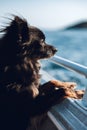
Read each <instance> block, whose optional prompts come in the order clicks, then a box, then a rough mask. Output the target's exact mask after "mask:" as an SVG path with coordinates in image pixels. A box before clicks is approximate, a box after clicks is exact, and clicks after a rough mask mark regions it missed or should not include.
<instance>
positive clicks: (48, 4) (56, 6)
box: [0, 0, 87, 87]
mask: <svg viewBox="0 0 87 130" xmlns="http://www.w3.org/2000/svg"><path fill="white" fill-rule="evenodd" d="M10 14H16V15H19V16H21V17H24V18H25V19H27V21H28V23H29V24H30V25H34V26H36V27H38V28H40V29H42V31H44V33H45V35H46V41H47V42H48V43H49V44H52V45H54V46H55V47H56V48H58V52H57V55H59V56H61V57H64V58H67V59H69V60H72V61H75V62H77V63H80V64H83V65H85V66H87V0H43V1H42V0H36V1H35V0H14V1H13V0H7V1H6V0H0V25H4V24H5V22H7V21H8V20H7V19H5V18H3V17H11V16H10ZM0 27H1V26H0ZM42 66H43V69H45V70H47V71H48V72H49V73H50V74H51V75H52V76H54V77H55V78H57V79H60V80H63V81H75V82H77V84H78V86H79V87H84V86H86V79H85V78H84V77H82V76H80V75H79V74H77V73H74V72H70V71H68V70H66V69H63V68H62V67H60V66H56V65H54V64H52V63H50V62H48V61H44V62H43V61H42Z"/></svg>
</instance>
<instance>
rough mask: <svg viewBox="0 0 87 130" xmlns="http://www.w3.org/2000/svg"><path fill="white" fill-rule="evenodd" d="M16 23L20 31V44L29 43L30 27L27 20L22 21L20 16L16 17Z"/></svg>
mask: <svg viewBox="0 0 87 130" xmlns="http://www.w3.org/2000/svg"><path fill="white" fill-rule="evenodd" d="M14 22H15V24H16V25H17V29H18V31H17V33H18V42H21V43H24V42H27V41H28V40H29V27H28V23H27V21H26V20H25V19H21V18H20V17H18V16H15V18H14Z"/></svg>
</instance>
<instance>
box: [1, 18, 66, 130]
mask: <svg viewBox="0 0 87 130" xmlns="http://www.w3.org/2000/svg"><path fill="white" fill-rule="evenodd" d="M3 32H4V35H3V37H2V38H1V39H0V130H26V129H27V127H28V125H29V127H28V128H30V125H31V124H30V120H31V118H32V117H35V116H38V115H41V114H43V113H45V112H47V111H48V110H49V108H50V107H51V106H53V105H54V104H55V103H56V101H57V100H58V101H59V100H60V99H61V98H62V97H63V96H64V95H65V92H64V90H63V89H59V90H55V89H52V90H51V91H50V89H49V90H47V91H48V92H46V93H45V91H46V90H45V91H44V89H43V88H44V86H45V85H40V74H39V70H40V63H39V62H38V60H40V59H44V58H49V57H51V56H53V55H54V54H55V52H56V49H55V48H54V47H53V46H51V45H48V44H46V43H45V35H44V34H43V32H42V31H41V30H39V29H38V28H36V27H33V26H30V25H28V23H27V21H26V20H25V19H23V18H20V17H18V16H14V19H13V20H12V21H11V22H10V24H9V26H7V27H6V28H5V29H3Z"/></svg>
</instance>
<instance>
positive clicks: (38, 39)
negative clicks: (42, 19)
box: [4, 16, 57, 59]
mask: <svg viewBox="0 0 87 130" xmlns="http://www.w3.org/2000/svg"><path fill="white" fill-rule="evenodd" d="M4 31H5V33H6V34H5V37H6V38H7V39H8V43H9V41H10V42H11V43H10V44H9V45H8V46H10V48H11V47H13V48H11V51H8V52H7V53H10V52H11V53H15V54H16V55H17V56H24V57H25V56H27V57H29V58H32V59H43V58H49V57H51V56H53V55H54V54H55V52H56V51H57V50H56V48H54V47H53V46H51V45H48V44H46V42H45V35H44V33H43V32H42V31H41V30H40V29H38V28H36V27H33V26H30V25H28V23H27V21H26V20H25V19H22V18H20V17H18V16H14V19H13V20H12V21H11V23H10V25H9V26H8V27H7V28H6V29H5V30H4ZM7 48H8V49H7V50H9V47H7ZM10 55H12V54H9V57H10Z"/></svg>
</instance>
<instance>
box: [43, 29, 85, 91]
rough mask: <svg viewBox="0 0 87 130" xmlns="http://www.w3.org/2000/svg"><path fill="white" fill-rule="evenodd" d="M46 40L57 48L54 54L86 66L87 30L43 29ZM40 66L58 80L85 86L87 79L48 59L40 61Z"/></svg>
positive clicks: (81, 86)
mask: <svg viewBox="0 0 87 130" xmlns="http://www.w3.org/2000/svg"><path fill="white" fill-rule="evenodd" d="M44 32H45V35H46V42H47V43H48V44H51V45H53V46H55V47H56V48H57V49H58V52H57V53H56V55H58V56H60V57H63V58H66V59H69V60H71V61H74V62H76V63H79V64H82V65H84V66H87V30H86V29H83V30H82V29H78V30H57V31H44ZM42 67H43V69H44V70H46V72H48V73H49V74H50V75H51V76H53V77H54V78H56V79H58V80H62V81H71V82H76V83H77V84H78V87H80V88H82V89H83V88H84V87H85V86H87V79H86V78H85V77H84V76H82V75H80V74H77V73H76V72H71V71H69V70H66V69H64V68H62V67H60V66H57V65H55V64H54V63H51V62H49V60H45V61H42Z"/></svg>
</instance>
